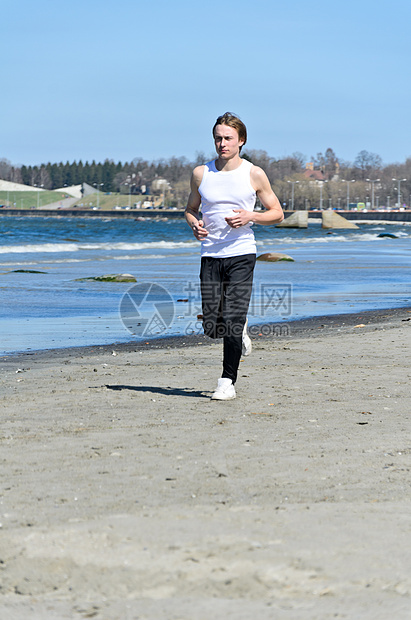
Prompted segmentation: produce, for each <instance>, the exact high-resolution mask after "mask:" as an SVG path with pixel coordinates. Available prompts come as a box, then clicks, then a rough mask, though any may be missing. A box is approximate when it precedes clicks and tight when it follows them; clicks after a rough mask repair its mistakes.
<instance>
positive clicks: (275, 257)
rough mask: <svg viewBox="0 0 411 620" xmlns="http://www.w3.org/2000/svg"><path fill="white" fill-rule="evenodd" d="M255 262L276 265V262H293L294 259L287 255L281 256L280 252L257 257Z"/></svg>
mask: <svg viewBox="0 0 411 620" xmlns="http://www.w3.org/2000/svg"><path fill="white" fill-rule="evenodd" d="M257 260H261V261H266V262H268V263H276V262H278V261H290V262H294V259H293V258H292V257H291V256H288V254H282V253H281V252H266V253H265V254H260V256H257Z"/></svg>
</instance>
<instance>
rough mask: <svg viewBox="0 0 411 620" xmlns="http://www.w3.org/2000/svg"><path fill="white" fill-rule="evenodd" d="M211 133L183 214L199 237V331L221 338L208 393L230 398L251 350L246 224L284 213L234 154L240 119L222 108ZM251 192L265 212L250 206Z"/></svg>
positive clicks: (257, 174)
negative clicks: (210, 146)
mask: <svg viewBox="0 0 411 620" xmlns="http://www.w3.org/2000/svg"><path fill="white" fill-rule="evenodd" d="M213 137H214V144H215V149H216V152H217V159H215V160H213V161H211V162H208V163H207V164H205V165H203V166H197V167H196V168H195V169H194V170H193V174H192V177H191V191H190V196H189V198H188V202H187V207H186V211H185V218H186V220H187V223H188V224H189V226H190V227H191V228H192V230H193V233H194V236H195V238H196V239H198V240H199V241H201V270H200V283H201V299H202V309H203V327H204V333H205V334H206V335H207V336H209V337H210V338H223V343H224V344H223V372H222V376H221V378H220V379H219V380H218V385H217V389H216V390H215V392H214V394H213V395H212V397H211V398H212V399H213V400H231V399H233V398H235V397H236V392H235V388H234V384H235V382H236V380H237V372H238V366H239V364H240V358H241V355H242V354H243V355H248V354H249V353H250V352H251V340H250V338H249V337H248V334H247V323H246V321H247V312H248V306H249V303H250V297H251V289H252V282H253V272H254V266H255V261H256V244H255V239H254V233H253V231H252V228H251V227H252V225H253V223H256V224H263V225H270V224H278V223H279V222H281V221H282V220H283V219H284V214H283V211H282V208H281V205H280V203H279V201H278V199H277V197H276V195H275V194H274V192H273V190H272V189H271V186H270V182H269V180H268V178H267V175H266V174H265V172H264V171H263V170H262V169H261V168H259V167H258V166H254V165H253V164H251V163H250V162H249V161H247V160H246V159H242V158H241V156H240V154H241V149H242V147H243V146H244V144H245V143H246V141H247V129H246V127H245V125H244V123H243V122H242V121H241V120H240V119H239V118H238V117H237V116H235V115H234V114H231V113H230V112H226V113H225V114H223V115H222V116H219V117H218V118H217V120H216V122H215V125H214V127H213ZM256 196H258V198H259V200H260V202H261V204H262V205H263V206H264V207H265V209H266V210H265V211H261V212H256V211H254V205H255V201H256ZM200 206H201V214H202V219H200V215H199V211H200Z"/></svg>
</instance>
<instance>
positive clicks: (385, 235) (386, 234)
mask: <svg viewBox="0 0 411 620" xmlns="http://www.w3.org/2000/svg"><path fill="white" fill-rule="evenodd" d="M377 237H388V239H398V237H397V235H394V234H393V233H380V234H379V235H377Z"/></svg>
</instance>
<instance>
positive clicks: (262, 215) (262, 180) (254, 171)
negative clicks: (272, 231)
mask: <svg viewBox="0 0 411 620" xmlns="http://www.w3.org/2000/svg"><path fill="white" fill-rule="evenodd" d="M251 184H252V186H253V187H254V189H255V191H256V194H257V196H258V198H259V200H260V202H261V204H262V205H263V207H265V208H266V211H263V212H259V211H246V210H245V209H236V210H235V213H236V215H234V216H232V217H227V218H226V222H227V224H229V226H231V227H232V228H239V227H240V226H244V225H245V224H248V222H255V223H256V224H262V225H266V226H269V225H273V224H279V223H280V222H282V221H283V219H284V213H283V210H282V208H281V205H280V201H279V200H278V198H277V196H276V195H275V194H274V192H273V190H272V188H271V185H270V181H269V180H268V178H267V175H266V174H265V172H264V171H263V170H262V169H261V168H259V167H258V166H253V167H252V168H251Z"/></svg>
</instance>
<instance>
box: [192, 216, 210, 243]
mask: <svg viewBox="0 0 411 620" xmlns="http://www.w3.org/2000/svg"><path fill="white" fill-rule="evenodd" d="M190 226H191V228H192V230H193V233H194V237H195V238H196V239H197V240H198V241H201V240H202V239H204V238H205V237H207V235H208V230H207V229H206V228H204V222H203V220H195V221H193V222H192V223H191V222H190Z"/></svg>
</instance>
